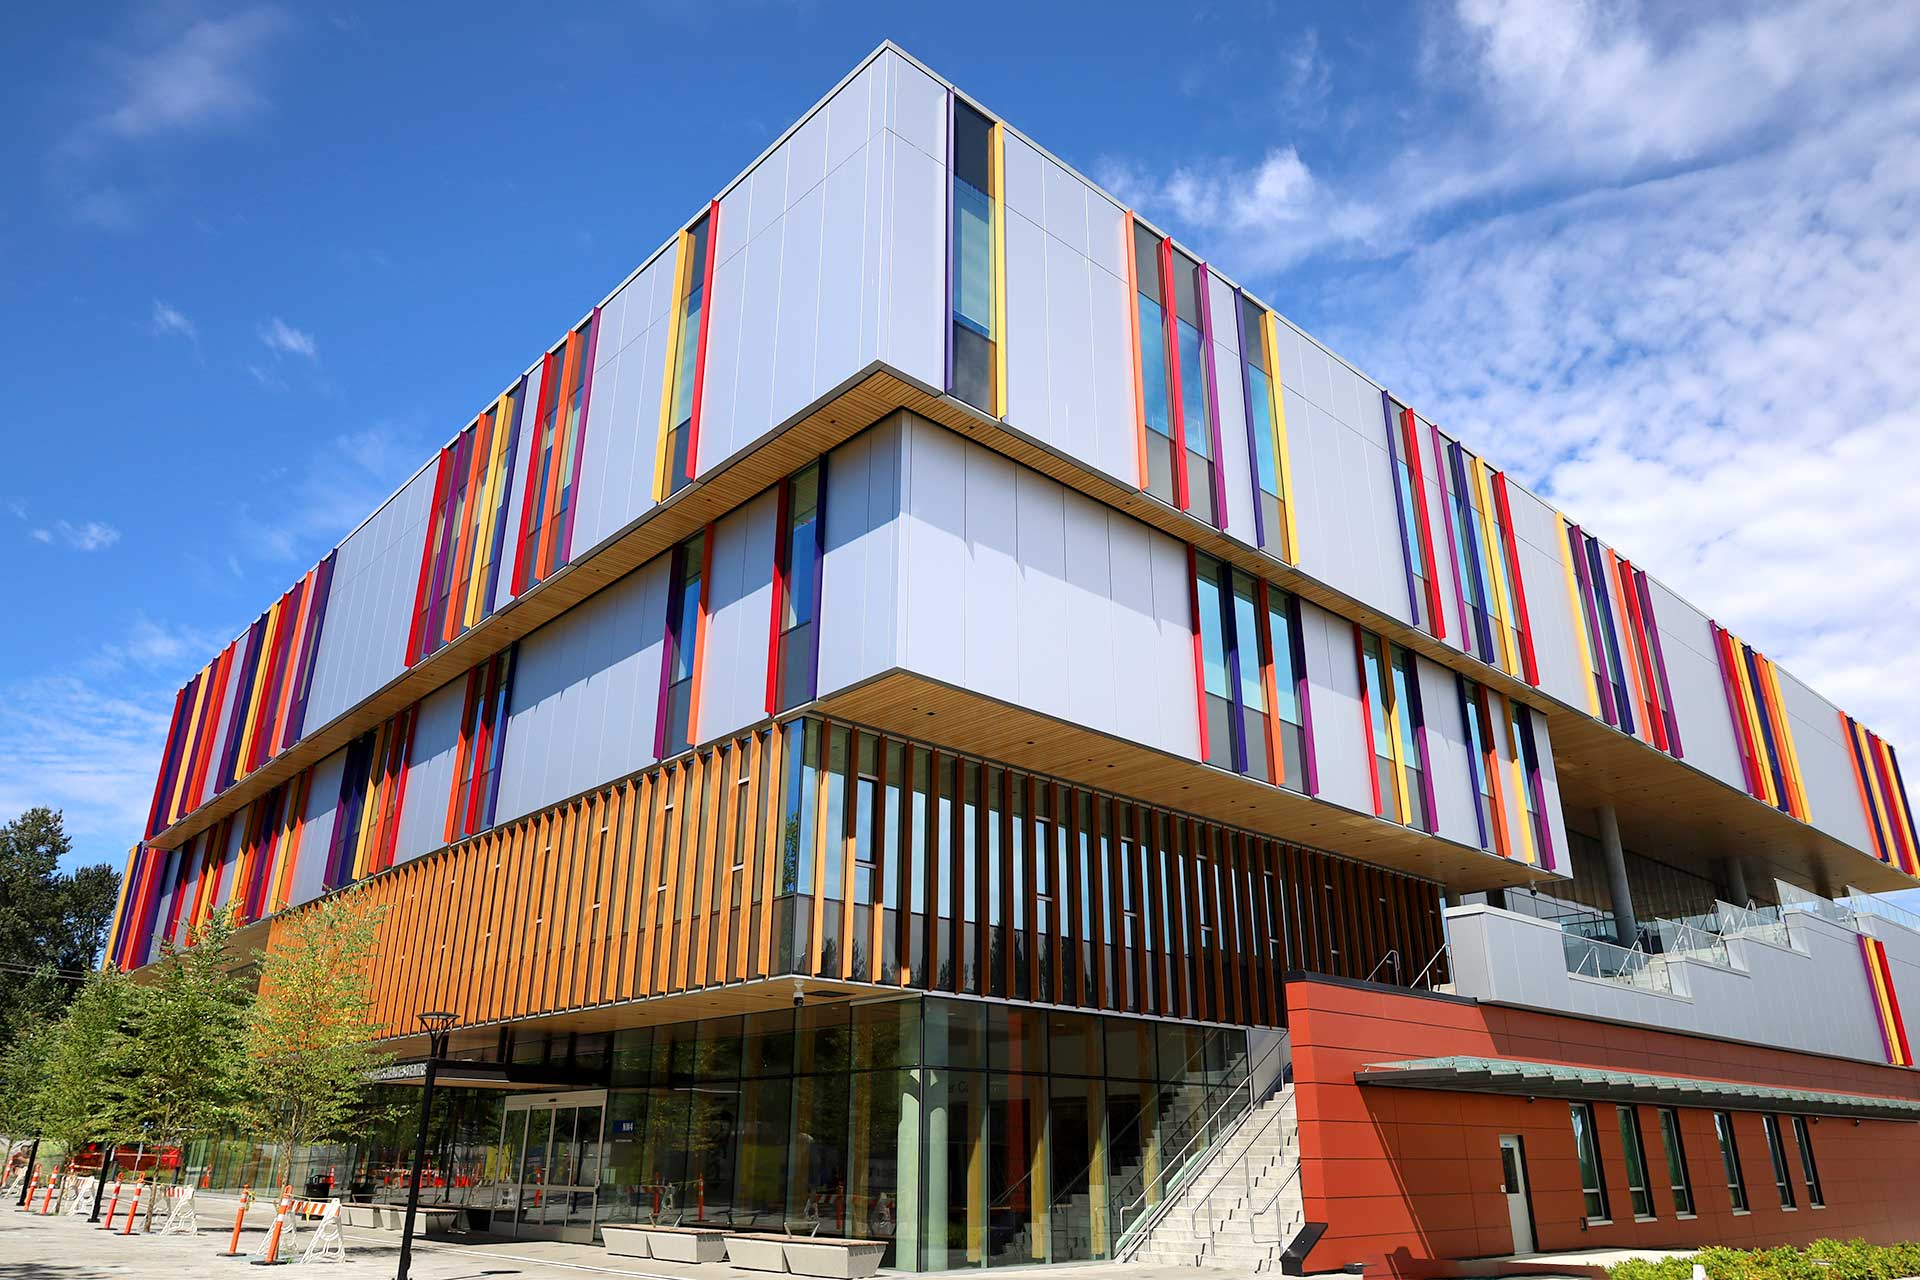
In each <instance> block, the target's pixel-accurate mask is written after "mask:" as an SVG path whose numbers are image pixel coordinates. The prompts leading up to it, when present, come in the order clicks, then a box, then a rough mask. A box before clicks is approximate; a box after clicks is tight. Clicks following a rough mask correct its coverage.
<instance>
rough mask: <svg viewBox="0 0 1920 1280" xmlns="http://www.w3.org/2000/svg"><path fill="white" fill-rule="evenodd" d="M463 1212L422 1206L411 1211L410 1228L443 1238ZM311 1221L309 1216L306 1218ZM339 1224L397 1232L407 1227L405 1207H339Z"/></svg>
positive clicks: (368, 1205)
mask: <svg viewBox="0 0 1920 1280" xmlns="http://www.w3.org/2000/svg"><path fill="white" fill-rule="evenodd" d="M463 1212H464V1211H463V1210H460V1209H450V1208H446V1207H443V1206H435V1207H433V1208H431V1209H429V1208H427V1207H426V1206H425V1205H422V1206H421V1207H420V1208H418V1209H415V1210H414V1211H413V1229H414V1230H415V1231H416V1232H418V1233H419V1234H421V1235H432V1236H440V1235H446V1234H447V1233H448V1232H450V1231H452V1230H453V1229H454V1227H455V1226H457V1225H459V1222H460V1217H461V1214H462V1213H463ZM307 1216H308V1217H309V1218H312V1217H313V1215H311V1214H309V1215H307ZM340 1225H341V1226H343V1227H359V1228H362V1229H363V1230H371V1231H399V1230H402V1229H404V1228H405V1227H406V1225H407V1206H405V1205H403V1204H342V1205H341V1206H340Z"/></svg>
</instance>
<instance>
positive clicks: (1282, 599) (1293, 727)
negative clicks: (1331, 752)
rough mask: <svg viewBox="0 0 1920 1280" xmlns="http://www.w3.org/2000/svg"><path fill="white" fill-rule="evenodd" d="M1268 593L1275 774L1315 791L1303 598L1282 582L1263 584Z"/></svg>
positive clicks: (1295, 788)
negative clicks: (1302, 627)
mask: <svg viewBox="0 0 1920 1280" xmlns="http://www.w3.org/2000/svg"><path fill="white" fill-rule="evenodd" d="M1258 586H1259V589H1260V592H1261V593H1262V594H1263V595H1265V596H1266V624H1267V637H1266V656H1267V660H1268V664H1269V665H1268V670H1269V672H1270V673H1271V675H1272V689H1271V693H1272V698H1273V712H1272V715H1273V725H1274V741H1275V745H1276V750H1275V752H1274V766H1275V769H1274V773H1275V778H1274V780H1275V781H1276V782H1278V783H1279V784H1280V785H1281V786H1283V787H1286V788H1288V789H1289V790H1293V791H1299V792H1304V793H1306V794H1308V795H1311V794H1313V792H1314V791H1315V789H1316V788H1315V786H1314V781H1313V775H1312V765H1311V757H1312V751H1311V744H1310V743H1309V741H1308V738H1307V692H1306V687H1305V676H1306V669H1307V665H1306V652H1305V643H1304V641H1303V639H1302V637H1301V634H1300V601H1299V600H1298V599H1296V598H1295V597H1294V596H1293V595H1292V594H1290V593H1288V592H1285V591H1282V590H1280V589H1279V588H1278V587H1272V586H1268V585H1267V584H1266V583H1264V582H1262V583H1259V584H1258Z"/></svg>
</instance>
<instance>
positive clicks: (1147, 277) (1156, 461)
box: [1131, 223, 1184, 506]
mask: <svg viewBox="0 0 1920 1280" xmlns="http://www.w3.org/2000/svg"><path fill="white" fill-rule="evenodd" d="M1131 225H1132V226H1133V257H1132V263H1133V285H1134V328H1135V331H1136V332H1135V337H1136V340H1137V344H1138V345H1137V354H1138V358H1139V363H1140V399H1141V403H1140V406H1139V408H1140V412H1141V426H1142V428H1143V430H1142V433H1141V434H1142V438H1143V443H1142V445H1141V448H1142V450H1143V451H1144V455H1145V456H1144V457H1143V459H1142V461H1143V463H1144V466H1145V475H1144V479H1145V483H1146V490H1147V492H1148V493H1150V494H1152V495H1153V496H1154V497H1156V498H1158V499H1160V500H1161V501H1162V502H1166V503H1169V504H1171V505H1174V506H1178V505H1179V503H1180V500H1179V499H1178V498H1176V497H1175V494H1176V493H1183V490H1182V489H1181V488H1180V485H1181V481H1182V479H1183V475H1182V472H1183V471H1184V468H1183V467H1181V465H1180V460H1179V459H1180V455H1179V454H1178V453H1177V451H1176V448H1175V444H1174V439H1173V420H1174V419H1173V368H1172V362H1171V360H1170V359H1169V355H1168V344H1167V309H1166V294H1165V286H1164V281H1163V278H1162V273H1161V269H1160V258H1161V240H1160V237H1159V236H1156V235H1154V234H1153V232H1151V231H1149V230H1147V229H1146V228H1145V227H1143V226H1141V225H1139V224H1138V223H1133V224H1131Z"/></svg>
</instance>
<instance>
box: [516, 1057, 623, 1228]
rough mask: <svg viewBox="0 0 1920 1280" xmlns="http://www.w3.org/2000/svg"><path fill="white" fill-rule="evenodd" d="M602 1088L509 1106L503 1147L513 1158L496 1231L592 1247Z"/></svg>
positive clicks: (602, 1114) (604, 1105)
mask: <svg viewBox="0 0 1920 1280" xmlns="http://www.w3.org/2000/svg"><path fill="white" fill-rule="evenodd" d="M606 1109H607V1095H606V1091H605V1090H603V1089H595V1090H589V1091H586V1092H581V1093H556V1094H542V1095H538V1096H534V1097H516V1098H510V1099H508V1101H507V1109H506V1114H505V1115H504V1116H503V1117H502V1119H501V1134H500V1149H501V1152H502V1154H503V1156H504V1158H505V1161H506V1166H507V1167H506V1168H505V1169H504V1170H503V1171H502V1172H503V1175H504V1176H503V1178H502V1181H503V1183H504V1184H505V1187H504V1194H503V1196H502V1199H503V1203H502V1205H501V1206H500V1207H499V1208H498V1209H496V1210H495V1211H494V1214H493V1229H494V1230H495V1231H496V1232H498V1233H500V1234H501V1235H513V1236H520V1237H523V1238H529V1239H538V1240H573V1241H578V1242H582V1243H586V1242H591V1241H592V1239H593V1228H594V1222H595V1218H596V1213H597V1209H598V1205H599V1198H600V1152H601V1142H602V1139H603V1135H602V1133H601V1129H602V1124H603V1119H604V1117H605V1115H606Z"/></svg>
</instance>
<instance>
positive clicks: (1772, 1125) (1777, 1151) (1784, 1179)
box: [1760, 1115, 1795, 1209]
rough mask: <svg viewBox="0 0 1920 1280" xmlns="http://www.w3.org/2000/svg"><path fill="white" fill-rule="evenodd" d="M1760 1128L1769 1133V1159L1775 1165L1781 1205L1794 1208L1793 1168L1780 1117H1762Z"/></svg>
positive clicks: (1774, 1173)
mask: <svg viewBox="0 0 1920 1280" xmlns="http://www.w3.org/2000/svg"><path fill="white" fill-rule="evenodd" d="M1760 1128H1761V1130H1762V1132H1764V1133H1765V1134H1766V1135H1767V1160H1768V1162H1769V1163H1770V1164H1772V1166H1773V1189H1774V1191H1775V1192H1776V1193H1778V1195H1779V1196H1780V1207H1781V1208H1782V1209H1792V1208H1794V1207H1795V1205H1794V1201H1793V1170H1792V1169H1791V1168H1790V1167H1789V1166H1788V1164H1787V1144H1786V1142H1785V1141H1784V1140H1783V1139H1782V1138H1781V1136H1780V1117H1779V1116H1775V1115H1764V1116H1761V1117H1760Z"/></svg>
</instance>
